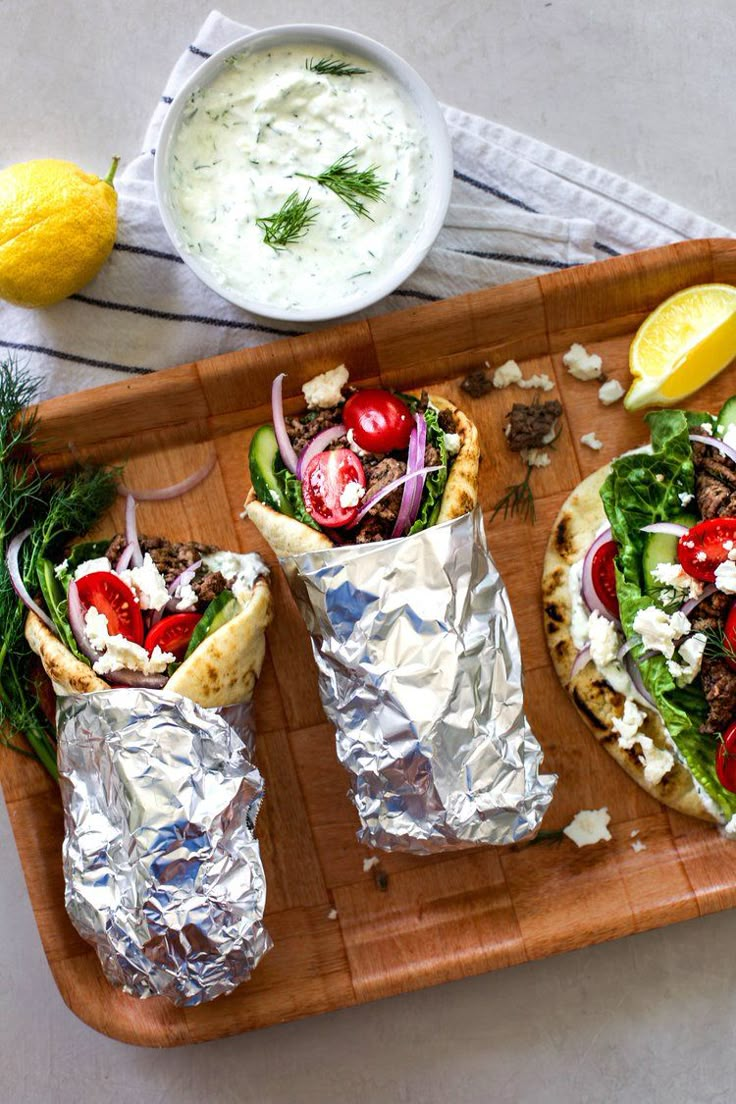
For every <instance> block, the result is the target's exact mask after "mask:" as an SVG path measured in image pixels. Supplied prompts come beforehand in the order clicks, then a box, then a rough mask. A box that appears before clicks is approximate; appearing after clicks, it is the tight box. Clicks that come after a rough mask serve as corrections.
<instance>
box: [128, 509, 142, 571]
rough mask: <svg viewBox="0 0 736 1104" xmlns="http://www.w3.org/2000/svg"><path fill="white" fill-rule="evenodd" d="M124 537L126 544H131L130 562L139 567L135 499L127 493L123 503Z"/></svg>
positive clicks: (139, 552)
mask: <svg viewBox="0 0 736 1104" xmlns="http://www.w3.org/2000/svg"><path fill="white" fill-rule="evenodd" d="M125 539H126V540H127V542H128V544H132V545H133V550H132V552H131V554H130V562H131V563H132V564H133V567H140V566H141V564H142V563H143V553H142V552H141V546H140V544H139V542H138V528H137V526H136V523H135V499H134V497H133V495H131V494H129V495H128V498H127V501H126V503H125Z"/></svg>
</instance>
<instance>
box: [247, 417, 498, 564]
mask: <svg viewBox="0 0 736 1104" xmlns="http://www.w3.org/2000/svg"><path fill="white" fill-rule="evenodd" d="M429 399H430V402H431V403H432V405H433V406H435V407H436V408H437V409H438V410H450V411H452V414H453V415H454V418H455V431H456V432H457V434H458V436H459V437H460V449H459V451H458V453H457V455H456V456H455V459H454V461H453V464H452V467H451V468H450V473H449V475H448V477H447V483H446V484H445V490H444V494H443V495H442V503H441V505H440V512H439V516H438V518H437V524H438V525H439V524H440V523H441V522H443V521H450V520H451V519H452V518H456V517H462V515H463V514H468V513H470V511H471V510H472V509H473V508H474V507H475V505H476V503H477V501H478V469H479V467H480V439H479V437H478V430H477V429H476V427H475V425H474V424H473V422H471V420H470V418H468V416H467V415H466V414H464V413H463V412H462V410H459V409H458V407H456V406H455V404H454V403H451V402H450V401H449V399H444V398H442V397H441V396H440V395H430V396H429ZM245 513H246V514H247V515H248V517H249V518H250V520H251V521H252V522H253V524H254V525H255V526H256V528H257V529H258V530H259V531H260V533H261V536H263V537H264V538H265V539H266V540H267V541H268V543H269V544H270V545H271V547H272V548H273V550H274V552H275V553H276V555H277V556H278V557H279V559H283V558H284V557H286V556H295V555H298V554H299V553H300V552H318V551H321V550H322V549H325V548H334V547H336V546H335V544H334V543H333V542H332V541H331V540H330V538H329V537H327V536H326V535H325V534H324V533H320V532H318V531H317V530H316V529H312V528H311V526H309V525H305V524H304V523H303V522H301V521H297V520H296V518H291V517H287V516H286V514H280V513H279V512H278V510H274V509H273V507H271V506H266V505H265V504H264V503H263V502H259V501H258V499H257V498H256V496H255V494H254V493H253V491H252V490H250V491H249V492H248V496H247V498H246V500H245Z"/></svg>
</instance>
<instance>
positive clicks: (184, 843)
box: [57, 688, 272, 1005]
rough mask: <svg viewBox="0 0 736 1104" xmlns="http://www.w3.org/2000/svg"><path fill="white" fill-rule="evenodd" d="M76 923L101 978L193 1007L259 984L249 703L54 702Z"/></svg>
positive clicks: (256, 802)
mask: <svg viewBox="0 0 736 1104" xmlns="http://www.w3.org/2000/svg"><path fill="white" fill-rule="evenodd" d="M57 727H58V752H59V774H60V782H61V792H62V799H63V804H64V820H65V828H66V831H65V838H64V848H63V859H64V877H65V883H66V889H65V900H66V907H67V912H68V913H69V916H70V918H71V920H72V923H73V924H74V926H75V928H76V929H77V931H78V932H79V933H80V935H81V936H83V938H84V939H87V940H88V941H89V942H90V943H92V944H93V945H94V947H95V948H96V950H97V954H98V955H99V958H100V962H101V963H102V968H103V970H104V972H105V975H106V977H107V978H108V980H109V981H111V982H112V983H113V984H114V985H117V986H120V987H121V988H122V989H124V990H125V992H127V993H131V994H133V995H134V996H138V997H149V996H164V997H168V999H169V1000H171V1001H173V1002H174V1003H175V1004H178V1005H194V1004H199V1003H201V1002H202V1001H208V1000H212V999H213V998H214V997H218V996H220V995H222V994H223V993H229V992H230V991H231V990H232V989H234V988H235V987H236V986H238V985H240V983H241V982H242V981H245V980H246V978H248V977H249V976H250V973H251V971H252V970H253V969H254V967H255V966H256V965H257V963H258V962H259V960H260V959H261V957H262V956H263V954H264V953H265V952H266V951H267V950H268V949H269V947H270V946H271V945H272V944H271V939H270V937H269V935H268V932H267V931H266V929H265V927H264V926H263V911H264V907H265V902H266V882H265V876H264V872H263V866H262V864H261V857H260V853H259V848H258V841H257V840H256V838H255V835H254V825H255V819H256V816H257V814H258V809H259V807H260V804H261V801H262V799H263V779H262V777H261V775H260V774H259V772H258V770H257V769H256V768H255V767H254V766H253V764H252V763H251V761H250V758H251V756H252V746H253V744H252V741H253V728H252V724H251V721H250V709H249V706H247V705H243V706H230V707H227V708H226V709H222V710H218V709H203V708H202V707H201V706H199V705H196V704H195V703H194V702H192V701H190V700H189V699H188V698H184V697H181V696H180V695H178V694H173V693H171V692H169V691H165V690H163V691H160V690H157V691H151V690H137V689H132V688H130V689H128V688H116V689H113V690H109V691H102V692H100V693H94V694H70V695H69V696H67V697H63V698H59V700H58V704H57Z"/></svg>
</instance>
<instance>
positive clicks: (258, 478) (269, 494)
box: [200, 425, 294, 624]
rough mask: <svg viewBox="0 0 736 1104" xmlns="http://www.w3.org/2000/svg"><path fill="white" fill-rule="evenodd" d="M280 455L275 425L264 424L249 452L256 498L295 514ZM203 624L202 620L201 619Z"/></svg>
mask: <svg viewBox="0 0 736 1104" xmlns="http://www.w3.org/2000/svg"><path fill="white" fill-rule="evenodd" d="M278 456H279V446H278V441H277V440H276V434H275V433H274V430H273V426H270V425H264V426H261V427H260V429H257V430H256V431H255V433H254V434H253V440H252V441H251V443H250V452H249V453H248V466H249V467H250V481H251V483H252V484H253V490H254V491H255V494H256V498H257V499H258V501H259V502H263V503H264V504H265V505H266V506H272V507H273V508H274V510H278V512H279V513H280V514H288V515H289V517H293V516H294V511H293V510H292V508H291V504H290V503H289V502H288V500H287V499H286V498H285V496H284V495H283V494H282V492H281V487H280V486H279V481H278V479H277V477H276V471H275V464H276V459H277V457H278ZM200 624H201V621H200Z"/></svg>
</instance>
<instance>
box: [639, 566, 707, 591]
mask: <svg viewBox="0 0 736 1104" xmlns="http://www.w3.org/2000/svg"><path fill="white" fill-rule="evenodd" d="M652 574H653V575H654V578H655V579H656V580H657V582H658V583H661V584H662V586H667V587H675V588H676V589H677V590H681V591H687V595H688V597H689V598H699V597H700V595H701V594H702V593H703V583H701V582H700V581H699V580H698V579H693V577H692V575H688V573H687V571H685V569H684V568H683V567H682V565H681V564H679V563H660V564H657V566H656V567H655V568H654V570H653V572H652Z"/></svg>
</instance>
